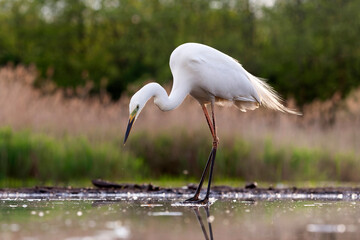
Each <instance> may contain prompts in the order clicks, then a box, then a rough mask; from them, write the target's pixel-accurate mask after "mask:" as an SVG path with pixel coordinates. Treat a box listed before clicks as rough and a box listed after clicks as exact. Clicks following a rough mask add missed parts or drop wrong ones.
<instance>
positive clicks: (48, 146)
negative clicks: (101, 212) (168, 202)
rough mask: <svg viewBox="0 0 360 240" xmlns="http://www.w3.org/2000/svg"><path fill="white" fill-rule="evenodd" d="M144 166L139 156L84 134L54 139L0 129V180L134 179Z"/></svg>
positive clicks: (37, 134) (26, 132)
mask: <svg viewBox="0 0 360 240" xmlns="http://www.w3.org/2000/svg"><path fill="white" fill-rule="evenodd" d="M145 167H146V166H144V164H143V160H142V159H140V158H136V157H134V156H132V155H131V154H129V153H126V152H122V151H120V148H119V147H118V146H117V145H114V144H112V143H101V144H90V143H89V141H88V140H87V139H86V138H84V137H70V136H64V137H62V138H59V139H55V138H53V137H48V136H46V135H44V134H41V133H40V134H39V133H31V132H30V131H16V132H14V131H12V130H11V129H10V128H1V129H0V180H2V179H5V178H11V179H23V180H27V179H37V180H39V181H44V182H45V181H48V180H51V181H53V182H68V181H70V180H76V179H77V180H81V179H84V178H90V179H94V178H112V179H115V178H120V179H131V178H134V179H136V178H139V177H140V174H141V171H143V170H145ZM145 171H146V170H145Z"/></svg>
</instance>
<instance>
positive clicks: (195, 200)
mask: <svg viewBox="0 0 360 240" xmlns="http://www.w3.org/2000/svg"><path fill="white" fill-rule="evenodd" d="M183 203H192V204H201V205H206V204H208V203H209V197H205V198H204V199H199V198H198V197H195V196H194V197H192V198H189V199H186V200H185V201H184V202H183Z"/></svg>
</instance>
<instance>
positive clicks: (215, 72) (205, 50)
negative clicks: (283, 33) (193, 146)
mask: <svg viewBox="0 0 360 240" xmlns="http://www.w3.org/2000/svg"><path fill="white" fill-rule="evenodd" d="M170 69H171V72H172V75H173V78H174V80H173V88H172V90H171V93H170V95H169V96H168V95H167V93H166V91H165V89H164V88H163V87H161V86H160V85H159V84H158V83H149V84H146V85H145V86H144V87H142V88H141V89H140V90H139V91H137V92H136V93H135V94H134V95H133V96H132V98H131V100H130V104H129V113H130V117H129V122H128V125H127V129H126V133H125V138H124V144H125V142H126V140H127V138H128V136H129V133H130V130H131V128H132V126H133V124H134V122H135V120H136V119H137V118H138V117H139V114H140V112H141V110H142V109H143V108H144V106H145V104H146V102H147V101H148V100H149V99H150V98H152V97H154V103H155V104H156V105H157V106H158V107H159V108H160V109H161V110H162V111H169V110H173V109H175V108H176V107H178V106H179V105H180V104H181V103H182V102H183V100H184V99H185V97H186V96H187V95H188V94H190V95H191V96H192V97H194V98H195V99H196V100H197V101H198V102H199V103H200V105H201V107H202V110H203V111H204V114H205V118H206V120H207V123H208V125H209V128H210V131H211V135H212V137H213V144H212V149H211V152H210V155H209V158H208V161H207V163H206V166H205V168H204V171H203V173H202V176H201V179H200V183H199V185H198V187H197V190H196V192H195V195H194V196H193V197H192V198H190V199H187V200H186V201H188V202H199V203H207V202H208V200H209V193H210V186H211V179H212V173H213V168H214V162H215V156H216V150H217V147H218V143H219V140H218V137H217V134H216V125H215V114H214V104H219V105H235V106H236V107H237V108H239V109H240V110H241V111H243V112H246V110H254V109H256V108H258V107H259V105H263V106H264V107H267V108H270V109H274V110H277V111H281V112H287V113H291V114H299V113H297V112H295V111H293V110H290V109H288V108H286V107H285V106H283V105H282V104H281V103H280V97H279V96H278V94H277V93H276V92H275V91H274V89H273V88H272V87H270V86H269V85H268V84H267V83H266V82H265V81H263V80H261V79H259V78H257V77H255V76H253V75H251V74H250V73H248V72H247V71H246V70H245V69H244V68H243V67H242V66H241V64H239V63H238V62H237V61H236V60H234V59H233V58H231V57H230V56H228V55H226V54H224V53H222V52H220V51H218V50H216V49H214V48H212V47H209V46H206V45H203V44H199V43H185V44H182V45H180V46H178V47H177V48H176V49H175V50H174V51H173V52H172V53H171V56H170ZM207 105H210V107H211V115H212V118H211V119H210V116H209V113H208V110H207ZM210 163H211V166H210V173H209V181H208V187H207V192H206V196H205V198H204V199H203V200H199V195H200V190H201V188H202V184H203V181H204V178H205V175H206V174H207V172H208V168H209V164H210Z"/></svg>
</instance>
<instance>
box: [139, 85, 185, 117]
mask: <svg viewBox="0 0 360 240" xmlns="http://www.w3.org/2000/svg"><path fill="white" fill-rule="evenodd" d="M141 91H144V92H145V93H146V94H144V95H146V96H145V97H146V98H147V99H150V98H151V97H154V103H155V104H156V105H157V106H158V107H159V108H160V109H161V110H162V111H169V110H173V109H175V108H177V107H178V106H179V105H180V104H181V103H182V102H183V101H184V99H185V97H186V96H187V95H188V94H189V90H188V89H187V88H184V87H181V88H174V87H173V89H172V90H171V93H170V95H169V96H168V95H167V93H166V91H165V89H164V88H163V87H162V86H160V85H159V84H158V83H149V84H146V85H145V86H144V87H143V88H142V89H141Z"/></svg>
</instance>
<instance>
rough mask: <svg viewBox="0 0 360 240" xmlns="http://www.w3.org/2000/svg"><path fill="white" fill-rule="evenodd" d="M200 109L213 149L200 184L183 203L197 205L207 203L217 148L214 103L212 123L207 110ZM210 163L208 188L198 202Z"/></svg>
mask: <svg viewBox="0 0 360 240" xmlns="http://www.w3.org/2000/svg"><path fill="white" fill-rule="evenodd" d="M202 109H203V111H204V114H205V117H206V121H207V123H208V125H209V128H210V131H211V135H212V137H213V147H212V150H211V152H210V155H209V158H208V161H207V163H206V166H205V168H204V171H203V173H202V176H201V179H200V183H199V185H198V187H197V189H196V192H195V195H194V196H193V197H192V198H189V199H187V200H185V201H187V202H199V203H207V202H208V201H209V195H210V188H211V179H212V173H213V169H214V163H215V157H216V150H217V146H218V142H219V140H218V138H217V136H216V125H215V114H214V103H213V102H211V114H212V122H211V120H210V117H209V113H208V111H207V108H206V106H205V105H202ZM210 162H211V167H210V174H209V182H208V188H207V192H206V196H205V198H204V199H203V200H200V201H199V195H200V191H201V188H202V185H203V182H204V179H205V175H206V174H207V172H208V169H209V164H210Z"/></svg>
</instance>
